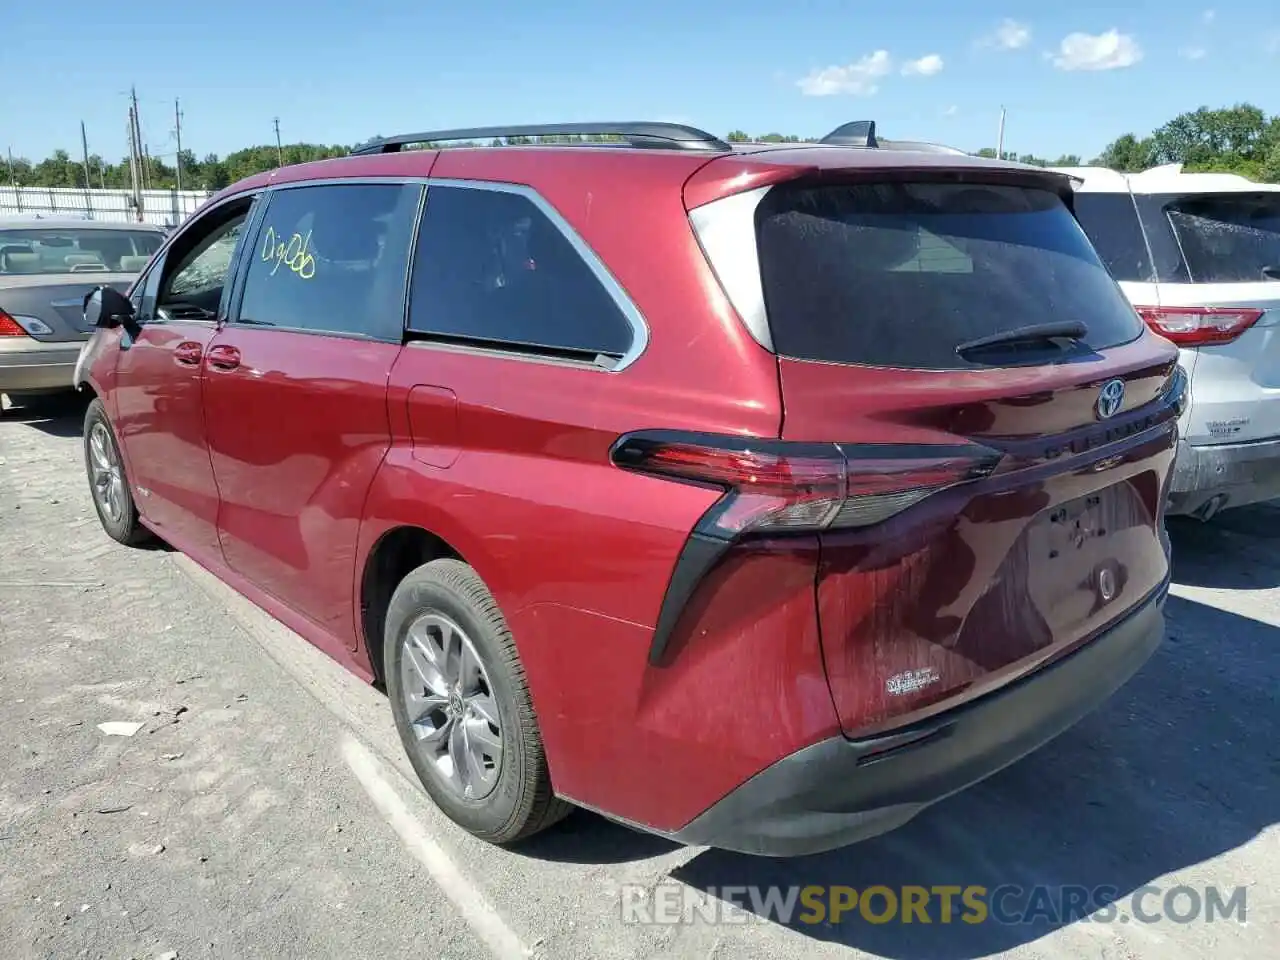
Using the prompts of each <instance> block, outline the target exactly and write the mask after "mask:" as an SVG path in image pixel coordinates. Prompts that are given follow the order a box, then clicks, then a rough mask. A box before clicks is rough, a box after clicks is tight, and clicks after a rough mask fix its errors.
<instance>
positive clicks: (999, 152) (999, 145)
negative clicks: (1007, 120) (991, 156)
mask: <svg viewBox="0 0 1280 960" xmlns="http://www.w3.org/2000/svg"><path fill="white" fill-rule="evenodd" d="M996 159H997V160H1003V159H1004V107H1001V108H1000V133H999V134H998V135H997V136H996Z"/></svg>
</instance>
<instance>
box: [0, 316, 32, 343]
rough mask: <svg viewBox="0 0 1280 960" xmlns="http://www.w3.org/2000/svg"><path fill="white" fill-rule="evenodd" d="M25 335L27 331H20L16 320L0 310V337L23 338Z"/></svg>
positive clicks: (20, 327) (20, 328)
mask: <svg viewBox="0 0 1280 960" xmlns="http://www.w3.org/2000/svg"><path fill="white" fill-rule="evenodd" d="M26 335H27V331H25V330H23V329H22V326H21V325H20V324H19V323H18V321H17V320H15V319H13V317H11V316H9V314H7V313H5V312H4V311H3V310H0V337H25V336H26Z"/></svg>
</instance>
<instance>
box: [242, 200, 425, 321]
mask: <svg viewBox="0 0 1280 960" xmlns="http://www.w3.org/2000/svg"><path fill="white" fill-rule="evenodd" d="M420 195H421V188H420V187H418V186H416V185H411V184H380V183H379V184H334V185H332V186H324V185H321V186H308V187H296V188H293V189H287V190H280V191H278V192H277V193H275V194H274V195H273V196H272V197H271V200H270V202H269V204H268V206H267V211H266V214H265V215H264V216H263V219H262V227H261V228H260V230H259V231H258V237H257V241H256V243H255V248H254V249H253V250H251V251H249V252H248V263H249V267H248V270H247V272H246V274H245V284H244V296H243V299H242V300H241V303H240V311H239V319H238V321H237V322H239V323H246V324H254V325H258V326H274V327H289V328H294V329H301V330H316V331H322V332H330V333H349V334H359V335H361V336H367V337H373V338H376V339H380V340H396V341H398V340H400V339H401V337H402V336H403V330H404V293H405V275H406V273H407V271H408V266H409V248H410V245H411V240H412V236H413V224H414V219H415V217H416V215H417V212H418V200H419V197H420Z"/></svg>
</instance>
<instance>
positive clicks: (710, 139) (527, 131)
mask: <svg viewBox="0 0 1280 960" xmlns="http://www.w3.org/2000/svg"><path fill="white" fill-rule="evenodd" d="M570 136H579V137H617V138H618V139H620V140H621V141H623V142H624V143H625V144H627V145H628V146H632V147H647V148H651V149H658V150H692V151H704V152H709V153H731V152H732V148H731V147H730V146H729V144H727V143H725V142H724V141H723V140H721V139H720V138H719V137H717V136H714V135H713V134H710V133H707V132H706V131H705V130H699V129H698V128H697V127H689V126H685V125H684V124H680V123H657V122H651V121H647V120H624V121H618V122H605V123H540V124H524V125H522V126H514V127H470V128H464V129H459V130H428V131H424V132H422V133H404V134H398V135H396V136H394V137H381V138H379V139H376V140H370V141H369V142H368V143H365V144H362V145H361V146H358V147H356V148H355V149H354V150H352V151H351V153H352V155H353V156H365V155H368V154H374V153H398V152H399V151H400V150H401V149H402V148H403V147H406V146H408V145H410V144H414V143H447V142H449V141H451V140H493V139H500V138H510V137H570Z"/></svg>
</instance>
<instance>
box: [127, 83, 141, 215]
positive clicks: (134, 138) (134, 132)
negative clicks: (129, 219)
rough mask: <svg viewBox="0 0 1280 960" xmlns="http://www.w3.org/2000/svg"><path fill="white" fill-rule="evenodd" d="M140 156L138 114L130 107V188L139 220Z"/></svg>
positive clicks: (134, 210) (134, 209) (135, 212)
mask: <svg viewBox="0 0 1280 960" xmlns="http://www.w3.org/2000/svg"><path fill="white" fill-rule="evenodd" d="M140 166H141V162H140V159H139V157H138V124H137V114H135V113H134V112H133V107H132V105H131V106H130V107H129V189H130V190H131V191H132V192H133V212H134V216H136V217H137V218H138V220H139V221H141V220H142V192H141V191H142V184H141V183H140V178H141V176H142V171H141V170H140V169H139V167H140Z"/></svg>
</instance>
